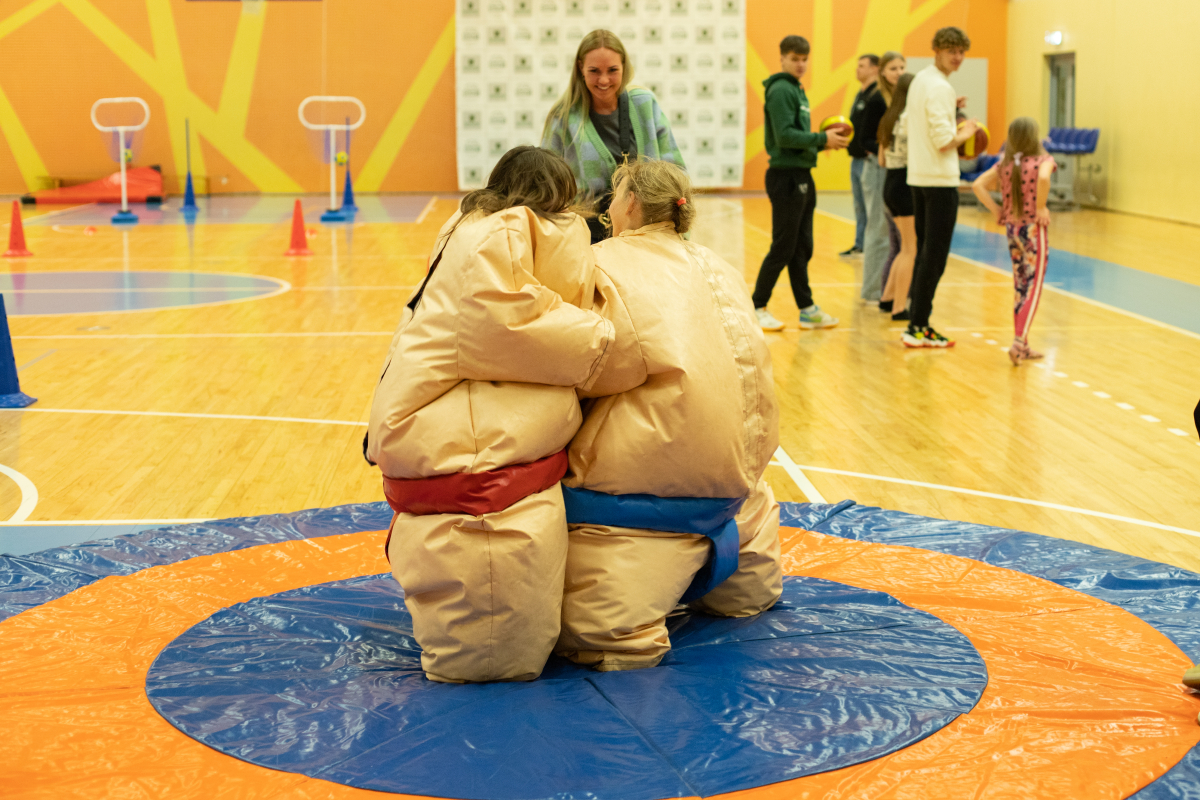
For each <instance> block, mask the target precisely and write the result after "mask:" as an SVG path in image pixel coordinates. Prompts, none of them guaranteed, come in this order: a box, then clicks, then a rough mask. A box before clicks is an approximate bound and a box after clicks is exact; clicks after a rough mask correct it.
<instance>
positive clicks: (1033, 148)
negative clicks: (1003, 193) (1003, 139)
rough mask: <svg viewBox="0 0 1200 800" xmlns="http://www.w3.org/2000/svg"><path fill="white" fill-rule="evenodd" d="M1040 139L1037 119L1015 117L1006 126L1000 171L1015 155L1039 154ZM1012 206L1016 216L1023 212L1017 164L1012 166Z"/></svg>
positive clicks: (1022, 195) (1030, 155)
mask: <svg viewBox="0 0 1200 800" xmlns="http://www.w3.org/2000/svg"><path fill="white" fill-rule="evenodd" d="M1044 152H1045V151H1044V150H1042V140H1041V137H1040V136H1039V135H1038V124H1037V120H1036V119H1034V118H1033V117H1017V118H1016V119H1014V120H1013V121H1012V122H1011V123H1010V124H1009V126H1008V142H1007V143H1006V144H1005V145H1004V160H1003V161H1001V162H1000V168H999V169H1000V171H1003V170H1004V168H1005V167H1007V166H1009V165H1010V164H1013V162H1014V161H1016V159H1017V156H1018V155H1019V156H1022V157H1026V158H1027V157H1032V156H1040V155H1042V153H1044ZM1011 191H1012V207H1013V211H1014V212H1015V213H1016V215H1017V217H1020V216H1021V215H1022V214H1024V213H1025V197H1024V194H1025V193H1024V192H1022V191H1021V170H1020V168H1019V167H1018V166H1017V165H1015V164H1014V165H1013V168H1012V185H1011Z"/></svg>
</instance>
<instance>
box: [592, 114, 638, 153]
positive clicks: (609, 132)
mask: <svg viewBox="0 0 1200 800" xmlns="http://www.w3.org/2000/svg"><path fill="white" fill-rule="evenodd" d="M588 116H589V117H590V118H591V120H592V125H593V126H594V127H595V128H596V133H598V134H600V141H602V142H604V146H605V147H607V148H608V152H610V153H612V157H613V159H615V160H616V162H617V166H620V165H621V163H622V162H623V161H624V160H625V159H624V158H623V157H622V155H621V112H620V111H614V112H612V113H611V114H597V113H596V112H595V111H589V112H588ZM633 149H634V150H636V149H637V145H636V144H634V147H633ZM635 155H637V153H636V152H633V153H630V154H629V157H630V158H631V159H632V158H633V157H634V156H635Z"/></svg>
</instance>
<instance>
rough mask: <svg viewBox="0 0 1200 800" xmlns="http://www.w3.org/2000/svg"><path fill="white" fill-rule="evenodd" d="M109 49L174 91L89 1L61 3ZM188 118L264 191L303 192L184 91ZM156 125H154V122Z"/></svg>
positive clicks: (165, 92) (162, 90)
mask: <svg viewBox="0 0 1200 800" xmlns="http://www.w3.org/2000/svg"><path fill="white" fill-rule="evenodd" d="M59 1H60V2H61V3H62V4H63V6H64V7H65V8H67V9H68V10H69V11H70V12H71V13H72V14H74V15H75V17H76V18H77V19H78V20H79V21H80V22H82V23H83V25H84V26H85V27H86V28H87V29H88V30H90V31H91V32H92V33H93V34H95V36H96V37H97V38H98V39H99V40H100V41H101V43H103V44H104V45H105V46H106V47H107V48H108V49H109V50H111V51H112V52H113V54H114V55H116V56H117V57H118V58H119V59H121V60H122V61H123V62H125V64H126V65H127V66H128V67H129V68H130V69H132V70H133V71H134V72H135V73H137V75H138V77H139V78H141V79H142V80H144V81H146V83H147V84H149V85H150V88H152V89H153V90H154V91H155V92H156V93H158V95H159V96H160V97H164V98H166V97H168V96H169V95H171V93H172V91H174V90H175V87H174V86H173V84H172V82H171V81H170V80H169V78H168V77H167V76H166V75H164V73H163V69H162V68H161V67H160V66H159V64H158V62H157V61H155V60H154V59H153V58H151V57H150V55H149V54H147V53H146V52H145V51H144V50H142V48H141V47H139V46H138V45H137V43H136V42H134V41H133V40H132V39H131V38H130V37H129V36H128V35H126V33H125V32H124V31H122V30H121V29H120V28H119V27H117V26H116V25H115V24H114V23H113V22H112V20H110V19H109V18H108V17H106V16H104V14H102V13H101V12H100V11H99V10H98V9H97V8H96V7H95V6H93V5H92V4H91V3H90V2H88V0H59ZM179 100H180V102H181V104H182V108H183V109H184V112H185V113H186V114H187V116H189V117H191V119H192V124H193V126H194V127H195V130H196V133H198V134H202V135H203V136H204V138H206V139H207V140H208V141H209V143H210V144H212V146H213V147H214V148H216V149H217V151H218V152H219V153H221V155H223V156H225V158H227V159H229V161H230V163H232V164H233V166H234V167H236V168H237V169H238V170H240V171H241V172H242V174H244V175H245V176H246V177H247V178H248V179H249V180H250V181H251V182H252V183H253V184H254V185H255V187H256V188H257V189H258V190H259V191H262V192H288V193H291V192H300V191H303V189H301V187H300V184H299V183H297V182H296V181H295V180H293V179H292V177H291V176H289V175H288V174H287V173H286V172H284V171H283V170H282V169H280V168H279V167H278V166H276V164H275V163H274V162H273V161H271V159H269V158H268V157H267V156H266V155H265V154H264V153H263V152H262V151H261V150H259V149H258V148H257V147H255V146H254V145H252V144H251V143H250V142H249V141H247V140H246V138H245V137H244V136H243V135H241V134H240V133H236V132H230V130H229V128H228V126H227V125H225V124H224V123H223V121H222V120H221V118H220V117H219V116H218V115H217V113H216V112H215V111H213V110H212V109H211V108H209V107H208V106H207V105H205V103H204V102H203V101H202V100H200V98H198V97H196V95H195V94H193V93H192V92H191V91H190V90H184V95H183V97H181V98H179ZM152 124H153V123H152Z"/></svg>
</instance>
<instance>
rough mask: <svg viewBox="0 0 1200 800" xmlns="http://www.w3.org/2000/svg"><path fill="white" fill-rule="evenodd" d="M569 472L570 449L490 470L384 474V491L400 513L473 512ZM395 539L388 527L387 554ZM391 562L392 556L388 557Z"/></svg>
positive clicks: (506, 502) (498, 506)
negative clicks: (404, 475) (418, 475)
mask: <svg viewBox="0 0 1200 800" xmlns="http://www.w3.org/2000/svg"><path fill="white" fill-rule="evenodd" d="M566 474H567V451H566V450H560V451H559V452H557V453H555V454H554V455H551V456H546V457H545V458H539V459H538V460H537V461H530V462H529V463H528V464H513V465H512V466H510V467H501V468H499V469H492V470H488V471H487V472H456V473H454V474H453V475H436V476H434V477H432V478H389V477H387V476H386V475H385V476H383V494H384V496H385V497H386V498H387V501H388V505H389V506H391V507H392V510H393V511H395V512H396V513H397V514H417V515H423V514H470V515H472V516H476V517H478V516H481V515H483V514H491V513H493V512H496V511H503V510H504V509H506V508H508V507H509V506H511V505H512V504H513V503H515V502H517V501H518V500H522V499H524V498H526V497H529V496H530V495H531V494H537V493H538V492H544V491H546V490H547V489H549V488H550V487H551V486H553V485H554V484H556V483H558V482H559V481H561V480H562V479H563V476H564V475H566ZM391 543H392V531H391V530H388V536H387V541H386V542H384V544H383V552H384V555H387V550H388V546H389V545H390V544H391ZM388 562H389V563H390V562H391V559H390V558H389V559H388Z"/></svg>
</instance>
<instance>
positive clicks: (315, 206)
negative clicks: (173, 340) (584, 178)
mask: <svg viewBox="0 0 1200 800" xmlns="http://www.w3.org/2000/svg"><path fill="white" fill-rule="evenodd" d="M432 199H433V196H432V195H428V194H420V195H410V194H403V195H387V194H384V195H377V194H372V195H361V196H359V197H358V198H356V200H355V202H356V203H357V205H358V211H357V212H356V213H355V214H354V223H355V224H362V223H380V222H383V223H387V222H410V223H411V222H416V221H417V220H418V219H419V218H420V216H421V213H422V212H423V211H424V210H425V208H426V207H427V206H428V205H429V202H430V201H431V200H432ZM182 201H183V198H181V197H169V198H167V202H166V203H164V204H162V205H161V206H160V205H150V206H148V205H146V204H145V203H130V204H129V210H130V211H132V212H133V213H134V214H137V217H138V224H139V225H190V224H201V225H203V224H209V225H214V224H216V225H222V224H224V225H271V224H276V223H286V222H289V221H291V219H292V207H293V205H294V204H295V202H296V197H295V196H294V195H281V194H277V195H214V196H211V197H199V198H197V199H196V205H197V207H198V208H197V211H195V212H194V213H191V214H187V215H185V214H184V213H183V212H182V211H180V204H181V203H182ZM300 202H301V206H302V207H303V208H304V221H305V222H308V223H313V224H316V223H318V222H320V220H321V214H322V213H324V212H325V210H326V207H327V206H328V205H329V195H304V196H302V197H300ZM116 208H117V207H116V206H115V205H112V204H107V203H90V204H88V205H85V206H79V207H77V208H69V209H65V210H63V211H52V212H50V213H48V214H45V215H36V216H31V217H29V218H28V219H26V220H25V224H26V225H28V226H37V225H96V226H100V225H109V224H111V221H112V215H113V212H114V211H115V210H116ZM337 224H343V225H344V224H345V223H337Z"/></svg>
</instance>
